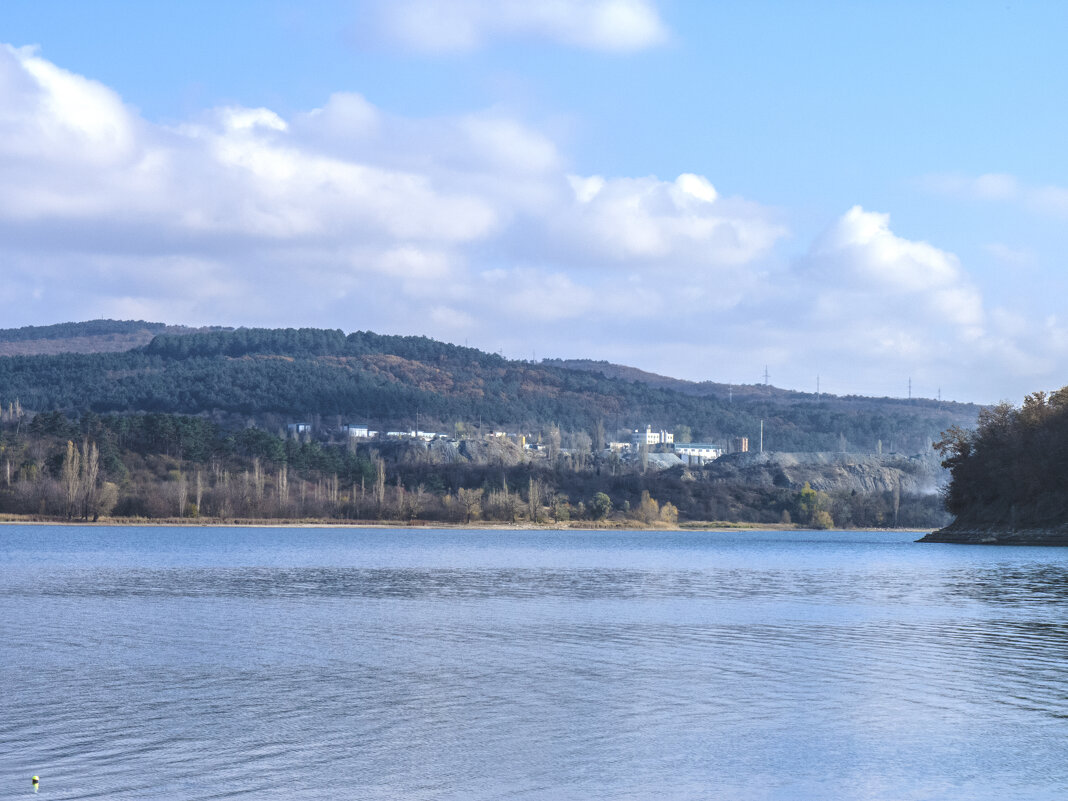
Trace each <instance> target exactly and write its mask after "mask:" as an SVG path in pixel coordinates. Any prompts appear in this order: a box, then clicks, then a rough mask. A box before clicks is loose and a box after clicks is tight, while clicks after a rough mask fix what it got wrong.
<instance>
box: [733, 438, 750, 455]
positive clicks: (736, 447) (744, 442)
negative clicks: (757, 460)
mask: <svg viewBox="0 0 1068 801" xmlns="http://www.w3.org/2000/svg"><path fill="white" fill-rule="evenodd" d="M731 451H733V452H734V453H748V452H749V437H735V438H734V439H732V440H731Z"/></svg>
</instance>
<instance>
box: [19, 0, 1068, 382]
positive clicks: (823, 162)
mask: <svg viewBox="0 0 1068 801" xmlns="http://www.w3.org/2000/svg"><path fill="white" fill-rule="evenodd" d="M1066 22H1068V7H1062V6H1060V5H1058V4H1049V3H1027V4H1021V3H1005V2H1000V3H976V2H969V3H944V4H929V3H900V2H898V3H864V4H846V3H786V2H752V3H713V2H682V0H663V2H655V0H545V2H542V3H530V2H520V0H492V1H491V0H451V2H445V0H391V1H390V2H385V0H382V1H381V2H379V0H364V1H363V2H360V1H359V0H349V2H340V0H331V1H329V2H305V3H299V4H298V3H291V2H283V1H282V0H274V1H273V2H269V1H267V0H264V1H263V2H251V1H250V0H230V2H227V3H206V2H186V3H182V4H157V3H132V2H91V3H75V2H70V1H69V0H67V1H65V2H58V1H52V0H32V2H31V1H29V0H8V2H7V3H5V6H4V14H3V16H2V17H0V41H2V42H5V43H6V44H7V47H6V48H4V50H3V51H0V177H2V178H3V179H4V180H3V181H2V182H0V184H2V186H3V188H0V258H2V260H3V261H2V263H3V264H4V265H5V269H4V273H5V278H6V281H5V282H4V283H5V285H4V286H3V287H2V288H0V312H2V314H3V317H4V320H5V325H11V326H15V325H27V324H45V323H51V322H58V321H62V320H69V319H89V318H93V317H101V316H105V317H122V318H130V317H138V318H144V319H151V320H161V321H165V322H172V323H186V324H213V323H214V324H230V325H271V326H286V325H317V326H330V327H340V328H343V329H345V330H355V329H372V330H377V331H382V332H391V333H393V332H395V333H416V334H427V335H429V336H434V337H437V338H440V339H445V340H449V341H453V342H461V343H462V342H469V344H472V345H475V346H478V347H482V348H485V349H487V350H494V351H496V350H502V351H503V352H504V354H505V355H506V356H510V357H514V358H530V357H531V355H535V356H537V357H538V358H541V357H543V356H560V357H590V358H597V359H609V360H612V361H618V362H623V363H627V364H632V365H635V366H639V367H642V368H645V369H648V370H653V371H656V372H662V373H666V374H669V375H675V376H679V377H684V378H692V379H698V380H700V379H712V380H717V381H730V382H735V383H749V382H756V381H758V380H759V379H760V376H761V374H762V373H763V370H764V365H765V364H767V365H768V370H769V372H770V374H771V377H772V382H773V383H775V384H778V385H780V386H787V387H792V388H797V389H805V390H808V389H814V387H815V380H816V375H817V374H818V375H819V376H820V383H821V387H822V388H823V389H824V390H825V391H830V392H836V393H839V394H848V393H861V394H875V395H892V396H894V395H904V394H905V392H906V391H907V386H908V381H909V379H910V378H911V379H912V385H913V388H914V392H915V393H916V394H920V395H926V396H935V395H936V394H937V393H938V392H939V391H941V393H942V395H943V397H949V398H954V399H960V400H976V401H981V402H990V401H995V400H998V399H1001V398H1008V399H1010V400H1014V401H1019V399H1020V398H1021V397H1022V396H1023V394H1024V393H1026V392H1029V391H1033V390H1037V389H1050V388H1057V387H1059V386H1061V385H1062V384H1064V383H1068V378H1066V376H1065V371H1064V370H1063V369H1062V365H1064V364H1066V362H1068V319H1066V316H1065V312H1064V310H1063V309H1062V308H1061V305H1062V304H1061V299H1062V298H1063V297H1065V295H1066V292H1065V290H1066V289H1068V285H1066V278H1065V271H1064V270H1063V269H1062V268H1061V253H1062V252H1063V251H1064V249H1065V248H1064V246H1065V244H1066V242H1065V240H1066V236H1065V230H1064V229H1065V220H1066V219H1068V174H1065V173H1066V171H1068V163H1066V161H1065V159H1064V158H1063V156H1062V152H1063V148H1064V144H1063V143H1064V142H1065V141H1066V136H1065V134H1066V133H1068V132H1066V130H1065V127H1066V120H1065V115H1066V111H1065V106H1064V103H1063V98H1064V97H1065V96H1068V91H1066V90H1068V86H1065V83H1066V81H1068V69H1066V66H1068V63H1066V62H1068V60H1066V58H1065V56H1064V50H1063V44H1062V42H1061V41H1060V38H1061V36H1062V32H1063V31H1064V30H1065V29H1066V24H1065V23H1066Z"/></svg>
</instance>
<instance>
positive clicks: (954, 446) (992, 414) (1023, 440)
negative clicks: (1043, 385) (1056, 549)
mask: <svg viewBox="0 0 1068 801" xmlns="http://www.w3.org/2000/svg"><path fill="white" fill-rule="evenodd" d="M935 447H936V448H938V449H939V451H940V452H941V454H942V456H943V465H944V466H945V467H946V468H948V469H949V471H950V482H949V484H948V485H947V487H946V489H945V502H946V508H947V510H948V511H949V512H950V513H951V514H953V515H954V516H955V517H956V520H955V521H954V523H953V525H952V526H951V528H984V529H985V528H994V529H999V528H1000V529H1005V530H1011V529H1017V528H1025V529H1026V528H1063V527H1064V526H1065V525H1066V523H1068V387H1065V388H1063V389H1060V390H1058V391H1056V392H1054V393H1052V394H1051V395H1047V394H1046V393H1045V392H1035V393H1033V394H1031V395H1028V396H1027V397H1026V398H1025V399H1024V402H1023V405H1022V406H1020V407H1019V408H1017V407H1015V406H1013V405H1012V404H1010V403H1001V404H998V405H997V406H993V407H991V408H989V409H984V410H983V411H982V412H980V414H979V420H978V425H977V426H976V428H975V429H967V428H964V427H960V426H956V427H953V428H951V429H949V430H947V431H946V432H945V434H944V436H943V437H942V439H941V440H940V441H939V442H937V443H936V444H935Z"/></svg>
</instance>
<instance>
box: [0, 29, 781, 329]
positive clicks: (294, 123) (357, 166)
mask: <svg viewBox="0 0 1068 801" xmlns="http://www.w3.org/2000/svg"><path fill="white" fill-rule="evenodd" d="M0 93H2V94H0V134H2V135H0V170H2V171H3V176H4V178H5V180H4V181H3V182H2V183H0V232H2V233H3V234H4V236H3V241H4V243H5V245H4V248H5V249H6V251H7V255H8V256H9V258H8V264H9V265H11V270H12V271H14V272H18V271H19V270H22V271H23V274H22V275H21V276H12V277H10V280H9V286H11V285H19V280H22V281H23V286H24V287H25V289H26V293H27V295H30V296H32V295H33V293H36V295H37V296H39V297H40V298H41V307H42V308H44V307H46V306H47V304H48V303H50V302H51V303H57V302H58V305H55V306H53V307H51V308H52V309H53V311H52V312H51V313H50V314H49V316H53V315H55V314H62V315H64V316H69V317H85V316H89V315H94V314H98V313H102V312H101V311H100V310H101V309H105V308H106V309H108V310H114V309H116V308H128V309H141V310H146V311H147V310H150V309H153V308H156V309H159V310H160V311H161V312H163V311H168V313H167V314H166V315H163V314H160V315H157V316H165V317H166V318H167V319H175V318H176V316H177V315H178V314H179V313H181V315H182V317H183V318H185V319H187V320H188V321H190V322H209V321H212V320H214V321H221V322H226V321H229V320H234V321H237V322H243V323H267V324H290V323H292V322H296V321H297V320H296V319H295V318H297V317H300V318H301V320H304V321H315V322H322V323H329V324H332V325H342V326H345V325H346V324H347V323H346V322H345V316H346V315H353V316H354V317H355V316H358V315H371V316H372V317H373V318H374V319H375V320H377V321H378V324H379V325H380V326H382V327H385V328H388V329H395V328H397V327H398V326H399V325H401V323H399V322H398V320H401V319H402V318H403V317H404V316H405V313H410V314H411V315H414V318H415V319H418V320H419V321H420V322H426V323H428V324H430V325H434V324H441V325H442V327H443V331H442V333H443V334H444V333H445V332H446V329H447V330H448V331H451V330H456V329H458V328H459V327H463V326H461V323H463V325H468V326H469V325H470V321H478V322H479V324H480V325H482V327H483V329H484V330H489V329H490V328H491V327H492V326H494V325H499V326H508V327H510V328H511V329H512V330H514V331H519V330H520V328H521V327H522V326H523V325H529V326H532V327H537V326H539V325H541V324H542V323H544V322H545V321H553V322H555V323H558V324H562V323H564V322H567V321H583V322H586V323H589V324H595V323H596V321H598V320H603V319H605V318H608V317H612V316H613V315H616V314H617V311H618V309H619V308H621V307H624V306H626V305H627V298H628V297H631V296H632V295H633V294H634V293H640V294H641V295H642V296H643V298H644V300H643V302H642V303H641V304H638V305H637V306H635V307H634V311H633V313H634V314H637V315H639V316H646V317H647V316H648V315H649V314H650V310H654V309H663V308H665V307H666V305H667V304H668V303H669V298H671V297H672V296H673V295H674V296H677V297H679V298H686V299H689V300H690V301H691V302H693V303H705V304H708V303H718V304H720V306H722V305H723V304H724V303H725V302H727V301H725V298H728V297H732V293H733V296H734V297H736V296H737V294H738V293H739V292H740V291H741V289H740V287H741V286H742V285H744V284H745V283H746V282H748V281H751V280H753V279H752V274H753V270H754V265H755V264H757V263H758V262H759V261H760V260H761V259H762V258H765V257H766V256H767V255H768V254H769V253H770V252H771V251H772V249H773V248H774V246H775V245H776V243H777V242H779V241H780V240H782V239H783V238H784V237H785V235H786V233H787V231H786V227H785V226H784V225H783V224H782V223H781V222H780V221H779V220H778V219H777V217H778V215H777V214H776V213H775V212H773V211H772V210H770V209H767V208H765V207H762V206H760V205H758V204H755V203H751V202H748V201H745V200H742V199H739V198H732V197H725V196H723V195H722V194H721V193H719V192H718V191H717V190H716V189H715V187H714V186H713V185H712V183H711V182H710V181H709V180H708V179H707V178H705V177H703V176H699V175H695V174H689V173H687V174H683V175H681V176H678V177H677V178H675V179H673V180H662V179H660V178H656V177H652V176H647V177H643V178H627V177H601V176H584V177H582V176H575V175H571V174H569V173H568V171H567V169H566V166H565V165H566V159H565V158H563V157H562V156H561V154H560V153H559V151H558V148H557V146H556V143H555V142H554V141H553V140H552V139H551V138H550V137H548V136H547V135H546V134H545V133H543V132H542V131H539V130H538V129H537V128H536V127H533V126H531V125H529V124H526V123H524V122H523V121H521V120H519V119H516V118H515V117H514V116H510V115H508V114H506V113H504V112H502V111H500V110H497V109H488V110H484V111H479V112H472V113H468V114H461V115H455V116H450V117H443V118H429V119H418V118H410V117H400V116H397V115H392V114H389V113H387V112H385V111H383V110H381V109H379V108H376V107H375V106H374V105H373V104H371V103H369V102H368V101H367V100H366V99H365V98H364V97H362V96H361V95H358V94H355V93H338V94H335V95H333V96H331V97H329V98H328V99H327V100H326V102H325V103H324V104H323V106H322V107H321V108H318V109H313V110H311V111H308V112H305V113H300V114H295V115H292V116H291V117H290V118H284V117H282V116H281V115H279V114H278V113H277V112H275V111H273V110H271V109H268V108H248V107H241V106H232V107H226V108H218V109H213V110H210V111H207V112H205V113H203V114H200V115H198V116H197V117H196V118H195V119H191V120H188V121H186V122H184V123H182V124H178V125H175V126H171V127H163V126H159V125H155V124H152V123H150V122H148V121H146V120H144V119H142V118H141V117H140V116H139V115H138V114H137V113H136V111H134V110H133V109H131V108H129V107H128V106H126V105H125V104H124V103H123V102H122V99H121V98H120V97H119V96H118V95H116V94H115V93H114V92H113V91H112V90H110V89H109V88H107V87H105V86H103V85H101V84H99V83H97V82H94V81H91V80H89V79H86V78H83V77H80V76H77V75H74V74H73V73H69V72H66V71H64V70H62V69H61V68H59V67H56V66H55V65H53V64H51V63H49V62H47V61H45V60H44V59H42V58H41V57H40V56H39V55H38V54H37V53H36V52H35V51H32V50H26V49H15V48H10V47H5V48H3V49H0ZM183 277H184V278H183ZM116 298H121V302H119V301H117V300H116ZM154 298H155V300H154ZM160 298H165V300H159V299H160ZM79 299H80V300H81V301H82V302H83V304H84V306H85V311H76V310H75V309H77V305H78V300H79ZM360 301H373V302H372V303H370V304H369V305H365V306H360V305H358V304H359V302H360ZM116 303H119V306H118V307H116V305H115V304H116ZM72 307H73V308H72ZM237 307H240V311H241V313H243V314H244V315H245V316H244V317H242V315H241V314H236V315H235V314H234V309H235V308H237ZM63 308H66V309H68V310H67V311H60V310H61V309H63ZM272 310H273V311H272ZM401 310H406V312H402V311H401ZM24 311H25V312H26V313H27V314H32V311H31V310H30V309H25V310H24ZM176 321H181V320H176ZM361 324H363V323H361ZM368 324H369V323H368ZM349 327H351V324H349ZM401 327H403V326H401ZM426 333H434V331H427V332H426Z"/></svg>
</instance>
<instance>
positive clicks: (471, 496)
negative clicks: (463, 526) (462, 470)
mask: <svg viewBox="0 0 1068 801" xmlns="http://www.w3.org/2000/svg"><path fill="white" fill-rule="evenodd" d="M456 496H457V498H458V499H459V501H460V505H461V506H463V508H464V522H465V523H470V522H471V521H472V520H473V519H475V518H477V517H480V516H481V515H482V489H481V488H479V489H465V488H464V487H460V489H459V490H457V492H456Z"/></svg>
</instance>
